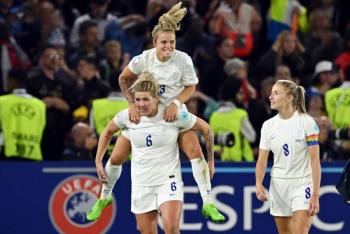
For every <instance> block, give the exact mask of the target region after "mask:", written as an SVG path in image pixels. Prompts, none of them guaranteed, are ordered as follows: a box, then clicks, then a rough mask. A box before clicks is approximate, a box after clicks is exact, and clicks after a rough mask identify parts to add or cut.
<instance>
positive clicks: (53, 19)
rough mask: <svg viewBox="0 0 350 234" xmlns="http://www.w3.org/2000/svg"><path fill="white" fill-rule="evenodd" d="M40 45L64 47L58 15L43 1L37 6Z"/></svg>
mask: <svg viewBox="0 0 350 234" xmlns="http://www.w3.org/2000/svg"><path fill="white" fill-rule="evenodd" d="M39 22H40V28H41V30H40V31H41V43H40V44H41V45H42V46H46V45H52V46H61V47H65V45H66V39H65V37H64V34H63V28H62V27H61V25H60V14H59V11H57V10H56V9H55V7H54V5H53V4H52V3H51V2H47V1H44V2H42V3H41V4H40V6H39Z"/></svg>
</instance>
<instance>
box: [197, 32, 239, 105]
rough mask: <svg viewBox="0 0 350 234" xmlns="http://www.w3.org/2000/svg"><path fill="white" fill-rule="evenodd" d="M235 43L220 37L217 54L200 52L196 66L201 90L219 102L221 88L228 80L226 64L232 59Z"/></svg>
mask: <svg viewBox="0 0 350 234" xmlns="http://www.w3.org/2000/svg"><path fill="white" fill-rule="evenodd" d="M232 53H233V41H232V40H231V39H229V38H225V37H218V38H217V40H216V42H215V52H214V54H212V55H211V54H210V53H209V51H205V50H203V49H202V50H200V51H198V54H197V57H196V59H195V64H196V66H197V68H198V70H199V80H200V81H199V85H200V90H201V91H202V92H203V93H205V94H206V95H208V96H210V97H212V98H214V99H216V100H217V98H218V93H219V88H220V86H221V84H223V83H224V82H225V80H226V78H227V76H226V74H225V72H224V65H225V62H226V61H227V60H228V59H229V58H231V57H232Z"/></svg>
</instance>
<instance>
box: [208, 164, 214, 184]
mask: <svg viewBox="0 0 350 234" xmlns="http://www.w3.org/2000/svg"><path fill="white" fill-rule="evenodd" d="M208 167H209V174H210V179H213V177H214V174H215V165H214V160H209V161H208Z"/></svg>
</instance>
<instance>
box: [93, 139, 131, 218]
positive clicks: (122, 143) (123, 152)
mask: <svg viewBox="0 0 350 234" xmlns="http://www.w3.org/2000/svg"><path fill="white" fill-rule="evenodd" d="M130 152H131V145H130V141H129V140H128V139H127V138H126V137H124V136H122V135H121V136H119V137H118V138H117V142H116V143H115V145H114V148H113V152H112V155H111V156H110V158H109V160H108V162H107V163H106V166H105V172H106V176H107V182H106V183H104V184H103V185H102V190H101V195H100V198H99V199H98V200H97V201H96V202H95V204H94V205H93V207H92V208H91V210H90V211H89V213H88V215H87V219H88V220H89V221H94V220H97V219H98V218H99V217H100V216H101V214H102V211H103V209H104V208H105V207H107V206H108V205H110V204H111V203H112V191H113V188H114V185H115V183H116V182H117V180H118V179H119V177H120V175H121V172H122V164H123V163H124V162H125V161H126V160H127V158H128V156H129V154H130Z"/></svg>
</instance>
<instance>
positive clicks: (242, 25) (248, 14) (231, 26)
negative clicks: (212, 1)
mask: <svg viewBox="0 0 350 234" xmlns="http://www.w3.org/2000/svg"><path fill="white" fill-rule="evenodd" d="M260 26H261V17H260V15H259V13H258V12H257V11H256V10H255V9H254V7H253V6H252V5H250V4H249V3H246V2H245V1H243V0H227V1H221V4H220V6H219V7H218V9H217V10H216V12H215V13H214V15H213V17H212V18H211V20H210V23H209V31H210V33H212V34H213V35H221V36H226V37H229V38H231V39H232V40H233V41H234V46H235V50H234V56H237V57H248V56H249V55H250V54H251V52H252V50H253V48H254V42H253V41H254V33H256V32H258V31H259V29H260Z"/></svg>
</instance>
